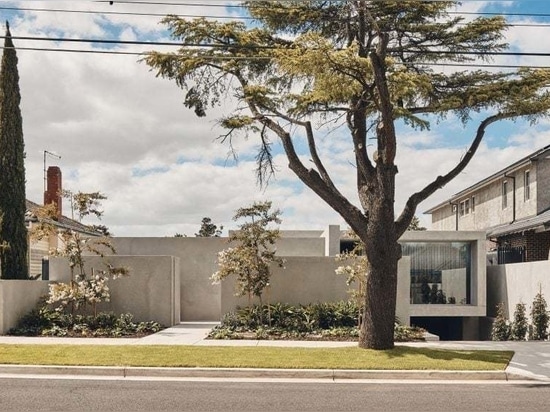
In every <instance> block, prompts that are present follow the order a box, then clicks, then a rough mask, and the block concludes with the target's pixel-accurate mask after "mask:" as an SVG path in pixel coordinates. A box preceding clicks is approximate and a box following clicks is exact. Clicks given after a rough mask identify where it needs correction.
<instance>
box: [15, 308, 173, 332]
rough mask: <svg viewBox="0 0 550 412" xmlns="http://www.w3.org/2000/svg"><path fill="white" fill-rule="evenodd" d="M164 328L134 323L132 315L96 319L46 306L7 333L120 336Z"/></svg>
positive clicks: (100, 316)
mask: <svg viewBox="0 0 550 412" xmlns="http://www.w3.org/2000/svg"><path fill="white" fill-rule="evenodd" d="M162 329H163V326H162V325H160V324H159V323H157V322H139V323H136V322H134V321H133V317H132V315H130V314H122V315H120V316H117V315H115V314H114V313H98V314H97V316H91V315H73V314H64V313H60V312H59V311H57V310H53V309H51V308H49V307H47V306H40V307H38V308H36V309H33V310H32V311H31V312H30V313H28V314H26V315H25V316H23V317H22V318H21V319H20V321H19V322H18V324H17V325H16V326H15V327H14V328H12V329H10V330H9V331H8V334H9V335H16V336H58V337H62V336H74V337H90V336H93V337H118V336H128V335H135V334H139V335H147V334H151V333H156V332H158V331H160V330H162Z"/></svg>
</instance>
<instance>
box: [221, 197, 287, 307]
mask: <svg viewBox="0 0 550 412" xmlns="http://www.w3.org/2000/svg"><path fill="white" fill-rule="evenodd" d="M280 214H281V212H280V211H279V210H275V211H272V210H271V202H261V203H254V204H253V205H252V206H249V207H243V208H240V209H238V210H237V211H236V213H235V216H234V217H233V220H235V221H237V220H241V219H244V220H245V221H244V222H243V223H241V224H240V225H239V230H237V231H235V232H234V233H232V234H231V235H230V236H229V242H230V243H232V244H234V245H235V246H233V247H230V248H228V249H225V250H223V251H221V252H220V254H219V256H218V266H219V269H218V271H217V272H216V273H214V274H213V275H212V280H213V281H214V283H219V282H221V281H222V280H224V279H225V278H227V277H229V276H233V277H236V285H235V287H236V293H235V294H236V296H248V302H249V306H250V303H251V300H252V296H257V297H258V298H259V299H260V304H261V302H262V294H263V292H264V290H265V288H266V287H267V286H268V285H269V278H270V276H271V270H270V265H272V264H276V265H279V266H280V267H283V264H284V261H283V259H281V258H279V257H277V256H276V250H275V247H274V245H275V243H276V241H277V239H278V238H279V229H274V228H272V227H270V226H271V225H272V224H280V223H281V219H280V218H279V215H280Z"/></svg>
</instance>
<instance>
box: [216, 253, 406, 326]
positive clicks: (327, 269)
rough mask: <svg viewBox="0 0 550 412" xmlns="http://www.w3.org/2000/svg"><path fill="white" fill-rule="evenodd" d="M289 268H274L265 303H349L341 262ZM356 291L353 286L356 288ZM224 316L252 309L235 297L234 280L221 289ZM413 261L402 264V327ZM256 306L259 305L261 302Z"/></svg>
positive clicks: (298, 263)
mask: <svg viewBox="0 0 550 412" xmlns="http://www.w3.org/2000/svg"><path fill="white" fill-rule="evenodd" d="M285 260H286V263H285V268H284V269H282V268H279V267H276V268H273V272H272V277H271V282H270V287H269V290H267V291H266V292H265V294H264V296H263V301H264V303H267V302H271V303H275V302H281V303H289V304H293V305H299V304H303V305H305V304H308V303H317V302H337V301H341V300H348V299H349V298H350V295H349V293H348V291H349V290H350V287H349V286H348V285H346V277H345V276H342V275H337V274H336V273H335V270H336V268H337V267H338V266H340V264H341V262H336V261H335V259H334V258H333V257H317V258H305V257H292V256H291V257H285ZM352 287H353V286H352ZM221 288H222V293H221V301H222V313H227V312H230V311H233V310H235V309H236V308H237V307H244V306H247V305H248V297H246V296H245V297H237V296H235V282H234V281H233V280H232V279H229V280H226V281H224V282H222V285H221ZM409 296H410V259H409V258H408V257H404V258H403V259H401V260H400V261H399V267H398V285H397V308H396V315H397V317H398V318H399V319H400V321H401V322H402V323H405V324H408V323H409V319H410V317H409V308H410V306H411V305H410V303H409V300H410V299H409ZM252 303H259V301H258V300H257V299H255V300H253V302H252Z"/></svg>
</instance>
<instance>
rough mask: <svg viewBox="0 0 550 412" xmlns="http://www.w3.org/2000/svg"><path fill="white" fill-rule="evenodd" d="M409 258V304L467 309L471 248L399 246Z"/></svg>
mask: <svg viewBox="0 0 550 412" xmlns="http://www.w3.org/2000/svg"><path fill="white" fill-rule="evenodd" d="M401 246H402V249H403V256H410V258H411V295H410V299H411V304H455V305H468V304H470V303H471V301H470V295H471V293H470V289H471V281H470V279H471V244H470V243H468V242H450V243H446V242H432V243H427V242H426V243H424V242H403V243H402V244H401Z"/></svg>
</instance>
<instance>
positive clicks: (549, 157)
mask: <svg viewBox="0 0 550 412" xmlns="http://www.w3.org/2000/svg"><path fill="white" fill-rule="evenodd" d="M425 213H427V214H431V215H432V230H477V231H479V230H484V231H486V233H487V240H488V241H489V243H488V245H489V248H493V249H494V250H495V251H497V256H495V260H498V263H508V262H518V261H537V260H546V259H548V257H549V249H550V145H548V146H546V147H544V148H542V149H540V150H538V151H536V152H534V153H532V154H530V155H529V156H526V157H524V158H523V159H521V160H519V161H517V162H515V163H513V164H511V165H510V166H508V167H506V168H504V169H503V170H501V171H499V172H497V173H495V174H493V175H491V176H489V177H487V178H485V179H483V180H481V181H479V182H477V183H475V184H474V185H472V186H470V187H468V188H466V189H464V190H462V191H460V192H458V193H457V194H455V195H454V196H453V197H451V198H450V199H448V200H446V201H444V202H442V203H440V204H438V205H436V206H434V207H432V208H431V209H429V210H427V211H426V212H425ZM494 263H496V261H495V262H494Z"/></svg>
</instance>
